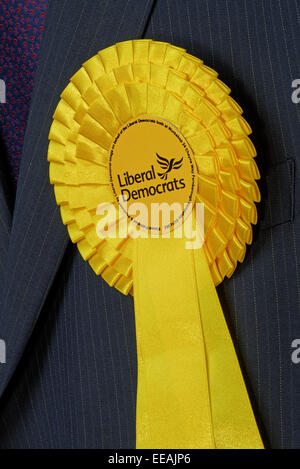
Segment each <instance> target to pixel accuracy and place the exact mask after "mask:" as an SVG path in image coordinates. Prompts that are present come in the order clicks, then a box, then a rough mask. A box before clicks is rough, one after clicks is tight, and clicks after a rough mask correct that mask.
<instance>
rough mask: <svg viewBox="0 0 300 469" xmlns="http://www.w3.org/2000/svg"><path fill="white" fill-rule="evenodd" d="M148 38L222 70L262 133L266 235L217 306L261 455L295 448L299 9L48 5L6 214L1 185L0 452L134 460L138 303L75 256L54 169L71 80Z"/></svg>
mask: <svg viewBox="0 0 300 469" xmlns="http://www.w3.org/2000/svg"><path fill="white" fill-rule="evenodd" d="M140 37H146V38H153V39H155V40H161V41H167V42H171V43H173V44H175V45H178V46H181V47H184V48H186V49H187V50H188V51H189V52H190V53H192V54H194V55H196V56H198V57H200V58H201V59H203V60H204V62H205V63H206V64H207V65H209V66H211V67H213V68H215V69H216V70H217V71H218V72H219V74H220V78H221V79H222V80H223V81H225V83H227V84H228V85H229V86H230V87H231V89H232V95H233V97H234V98H235V99H236V100H237V101H238V103H239V104H241V106H242V107H243V109H244V110H245V117H246V119H247V120H248V121H249V123H250V125H251V126H252V128H253V141H254V143H255V145H256V148H257V151H258V165H259V167H260V171H261V174H262V180H261V184H260V189H261V191H262V196H263V202H262V203H261V204H260V207H259V217H260V222H259V225H258V227H257V229H256V232H255V239H254V243H253V245H252V246H251V247H250V248H249V249H248V254H247V257H246V260H245V261H244V263H243V264H242V265H240V266H239V267H238V269H237V271H236V272H235V274H234V276H233V278H232V279H230V280H226V281H224V283H223V284H222V286H221V287H220V288H219V293H220V297H221V300H222V305H223V308H224V311H225V312H226V315H227V319H228V322H229V325H230V328H231V330H232V333H233V337H234V340H235V342H236V344H237V347H238V350H239V354H240V360H241V363H242V366H243V370H244V373H245V377H246V380H247V383H248V387H249V391H250V393H251V397H252V399H253V403H254V406H255V409H256V412H257V416H258V419H259V422H260V425H261V428H262V431H263V435H264V438H265V441H266V444H267V445H270V446H271V447H272V448H297V447H298V448H299V447H300V406H299V403H298V399H299V393H300V364H299V365H297V364H295V363H293V361H292V360H291V353H292V348H291V343H292V341H293V340H294V339H297V338H300V264H299V253H300V213H299V211H300V207H299V204H300V198H299V191H298V189H299V183H300V181H299V163H300V161H299V148H300V132H299V122H300V104H296V103H294V102H293V101H292V99H291V95H292V92H293V89H292V82H293V80H295V79H299V78H300V49H299V44H300V1H299V0H209V1H208V0H157V1H153V0H113V1H111V0H50V7H49V12H48V17H47V23H46V30H45V34H44V37H43V41H42V48H41V54H40V61H39V67H38V72H37V76H36V81H35V88H34V96H33V101H32V106H31V111H30V117H29V122H28V127H27V131H26V138H25V144H24V151H23V156H22V164H21V172H20V178H19V183H18V188H17V197H16V202H15V205H14V208H13V209H12V207H11V204H10V198H9V193H8V189H7V187H6V183H7V181H6V177H7V174H6V172H5V171H4V170H1V171H0V183H1V184H0V217H1V223H0V289H1V307H0V338H1V339H4V340H5V341H6V346H7V363H6V364H0V447H3V448H11V447H12V448H134V447H135V401H136V378H137V364H136V343H135V327H134V311H133V301H132V298H127V297H125V296H123V295H121V294H120V293H118V292H117V291H115V290H114V289H111V288H110V287H109V286H108V285H107V284H106V283H105V282H104V281H103V280H102V279H101V278H99V277H97V276H96V275H95V274H94V273H93V271H92V269H91V268H90V267H89V265H88V264H87V263H85V262H84V261H83V260H82V258H81V256H80V255H79V253H78V251H77V248H76V247H74V246H73V245H71V244H70V243H69V238H68V235H67V231H66V228H65V227H64V226H63V224H62V222H61V219H60V214H59V210H58V208H57V206H56V203H55V200H54V194H53V188H52V187H51V186H50V184H49V176H48V163H47V159H46V156H47V146H48V140H47V137H48V132H49V128H50V124H51V120H52V114H53V112H54V109H55V107H56V105H57V103H58V101H59V95H60V93H61V92H62V90H63V89H64V88H65V86H66V85H67V83H68V80H69V78H70V77H71V76H72V75H73V74H74V73H75V72H76V71H77V70H78V69H79V68H80V66H81V64H82V63H83V62H85V61H86V60H87V59H88V58H89V57H91V56H92V55H94V54H95V53H96V52H97V51H98V50H100V49H103V48H104V47H107V46H109V45H111V44H113V43H115V42H118V41H122V40H127V39H132V38H140Z"/></svg>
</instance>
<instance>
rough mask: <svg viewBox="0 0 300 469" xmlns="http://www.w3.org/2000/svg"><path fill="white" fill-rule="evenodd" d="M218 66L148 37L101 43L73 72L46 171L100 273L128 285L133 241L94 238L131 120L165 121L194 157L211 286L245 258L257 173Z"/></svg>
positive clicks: (245, 128)
mask: <svg viewBox="0 0 300 469" xmlns="http://www.w3.org/2000/svg"><path fill="white" fill-rule="evenodd" d="M229 93H230V89H229V88H228V87H227V86H226V85H225V84H224V83H222V82H221V81H220V80H219V79H218V77H217V73H216V72H215V71H214V70H212V69H210V68H208V67H207V66H205V65H204V64H203V62H202V61H201V60H199V59H197V58H195V57H193V56H191V55H189V54H188V53H187V52H186V51H185V50H184V49H181V48H178V47H174V46H172V45H170V44H167V43H162V42H156V41H151V40H132V41H126V42H122V43H119V44H116V45H114V46H111V47H109V48H107V49H104V50H102V51H100V52H99V53H98V54H96V55H95V56H94V57H92V58H91V59H90V60H88V61H87V62H85V63H84V64H83V67H82V68H81V69H80V70H79V71H78V72H77V73H76V74H75V75H74V76H73V77H72V78H71V80H70V83H69V84H68V86H67V87H66V88H65V90H64V91H63V93H62V94H61V100H60V102H59V104H58V106H57V108H56V111H55V113H54V116H53V118H54V120H53V124H52V126H51V130H50V134H49V139H50V144H49V152H48V160H49V162H50V180H51V183H52V184H54V190H55V196H56V200H57V203H58V204H59V205H60V208H61V216H62V220H63V223H64V224H66V225H67V227H68V231H69V234H70V237H71V240H72V241H73V242H74V243H77V245H78V249H79V251H80V253H81V254H82V256H83V258H84V259H85V260H88V261H89V263H90V265H91V266H92V268H93V269H94V271H95V272H96V274H98V275H100V274H101V275H102V277H103V278H104V279H105V280H106V281H107V282H108V283H109V285H111V286H115V287H116V288H117V289H118V290H120V291H121V292H123V293H125V294H128V293H133V280H132V258H133V247H132V243H133V240H132V239H131V238H130V237H128V238H126V239H100V238H99V237H98V236H97V233H96V226H97V223H98V221H99V219H100V215H97V213H96V209H97V206H98V205H99V204H100V203H115V204H116V206H117V203H116V201H115V198H114V196H113V193H112V189H111V186H110V183H109V172H108V160H109V149H110V146H111V144H112V142H113V139H114V137H115V136H116V134H117V133H118V130H119V129H120V128H121V127H122V126H123V125H124V124H125V123H126V122H128V121H129V120H130V119H133V118H135V117H138V116H140V115H154V116H158V117H160V118H162V119H165V120H167V121H169V122H171V123H172V124H173V125H174V126H175V127H176V128H178V129H179V130H180V132H181V133H182V134H183V135H184V137H185V139H186V140H187V141H188V143H189V145H190V147H191V149H192V151H193V154H194V158H195V161H196V165H197V172H198V186H197V187H198V189H197V196H196V202H202V203H203V204H204V222H205V226H204V235H205V240H204V251H205V255H206V258H207V262H208V264H209V267H210V271H211V274H212V278H213V280H214V283H215V285H217V284H219V283H220V282H221V281H222V280H223V278H224V277H225V276H227V277H230V276H231V275H232V273H233V272H234V270H235V268H236V265H237V261H240V262H242V261H243V259H244V256H245V250H246V244H250V243H251V241H252V228H251V223H256V221H257V212H256V207H255V203H254V202H258V201H259V199H260V194H259V190H258V187H257V184H256V182H255V179H258V178H259V172H258V169H257V166H256V164H255V161H254V159H253V158H254V157H255V156H256V152H255V148H254V146H253V144H252V143H251V141H250V139H249V138H248V135H249V134H250V133H251V129H250V127H249V125H248V124H247V122H246V121H245V120H244V118H243V117H242V110H241V108H240V107H239V105H238V104H237V103H236V102H235V101H234V100H233V99H232V98H231V97H230V96H229Z"/></svg>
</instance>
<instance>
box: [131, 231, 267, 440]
mask: <svg viewBox="0 0 300 469" xmlns="http://www.w3.org/2000/svg"><path fill="white" fill-rule="evenodd" d="M135 246H136V247H135V256H134V263H133V268H134V272H133V278H134V301H135V321H136V335H137V350H138V390H137V422H136V425H137V437H136V438H137V442H136V444H137V448H139V449H145V448H147V449H149V448H150V449H168V448H172V449H190V448H203V449H204V448H222V449H227V448H228V449H229V448H233V449H240V448H250V449H256V448H263V443H262V441H261V438H260V434H259V430H258V428H257V424H256V421H255V418H254V414H253V411H252V408H251V404H250V400H249V397H248V393H247V390H246V386H245V383H244V380H243V377H242V373H241V370H240V367H239V363H238V359H237V356H236V353H235V349H234V346H233V343H232V340H231V337H230V334H229V331H228V328H227V324H226V321H225V319H224V316H223V311H222V308H221V305H220V302H219V299H218V295H217V292H216V289H215V286H214V282H213V280H212V277H211V273H210V269H209V266H208V264H207V261H206V257H205V253H204V252H203V249H198V250H193V249H186V248H185V239H184V238H183V239H175V238H170V239H166V238H165V239H161V238H160V239H153V238H147V239H143V238H139V239H136V243H135Z"/></svg>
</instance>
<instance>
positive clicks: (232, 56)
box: [146, 0, 300, 448]
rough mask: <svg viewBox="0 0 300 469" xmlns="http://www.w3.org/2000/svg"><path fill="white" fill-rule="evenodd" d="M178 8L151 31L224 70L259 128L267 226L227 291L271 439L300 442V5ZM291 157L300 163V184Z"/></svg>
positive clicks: (263, 2)
mask: <svg viewBox="0 0 300 469" xmlns="http://www.w3.org/2000/svg"><path fill="white" fill-rule="evenodd" d="M170 5H171V2H169V1H168V0H162V1H161V2H158V4H157V5H156V8H155V10H154V12H153V15H152V18H151V21H150V24H149V27H148V30H147V33H146V35H147V37H154V38H156V39H158V40H162V41H170V40H171V38H173V42H174V43H175V44H176V45H178V46H182V47H185V48H187V49H188V51H189V52H191V53H193V54H195V55H197V56H199V57H200V58H201V59H203V60H204V62H205V63H206V64H207V65H209V66H212V67H213V68H215V69H216V70H218V71H219V73H220V78H221V79H222V80H223V81H225V83H227V84H228V85H229V86H230V87H231V88H232V93H233V97H234V98H235V99H237V101H238V102H239V103H240V104H241V106H242V107H243V109H244V110H245V116H246V119H247V120H248V122H250V124H251V126H252V128H253V130H254V133H253V140H254V143H255V145H256V147H257V150H258V155H259V156H258V164H259V166H260V169H261V173H262V181H261V190H262V193H263V197H264V200H263V203H262V204H261V207H260V219H261V220H262V222H263V223H261V227H260V226H258V229H257V232H256V236H255V241H254V243H253V245H252V246H251V248H250V249H249V251H248V255H247V258H246V260H245V262H244V263H243V264H242V265H241V266H239V268H238V270H237V272H236V273H235V274H234V276H233V278H232V279H230V280H226V281H225V282H224V285H222V286H221V287H220V289H219V291H220V295H221V297H222V303H223V308H224V310H225V311H227V316H228V322H229V324H230V326H231V328H232V331H233V333H234V336H235V338H236V343H237V345H238V349H239V351H240V354H241V362H242V363H243V364H244V367H243V369H244V371H245V373H246V379H247V381H248V384H249V389H250V391H251V396H252V398H253V401H254V405H255V407H256V410H257V411H258V415H259V417H260V419H259V420H260V424H261V425H262V429H263V432H264V435H265V437H266V441H267V443H269V444H271V446H272V447H274V448H295V447H299V446H300V426H299V423H298V422H299V414H300V409H299V404H298V398H299V385H300V377H299V371H298V368H297V365H294V364H293V363H292V361H291V342H292V340H293V339H294V338H297V337H300V322H299V320H298V317H299V313H300V308H299V298H300V296H299V260H298V259H299V252H298V251H299V246H300V244H299V242H300V240H299V237H300V234H299V230H300V226H299V198H298V192H297V190H296V192H295V199H293V200H292V202H291V203H292V204H294V215H292V213H291V212H290V214H289V215H288V214H287V209H286V204H287V203H288V199H289V198H291V199H292V198H293V196H294V190H295V189H294V184H295V187H296V189H297V188H298V187H299V173H298V169H297V164H298V163H299V152H298V149H299V145H300V133H299V112H300V108H299V106H296V105H295V104H293V103H292V100H291V83H292V80H293V79H295V78H297V77H299V75H300V70H299V66H300V57H299V48H297V44H299V39H300V37H299V36H300V30H299V9H300V8H299V7H300V2H299V1H294V0H293V1H288V2H284V1H282V0H281V1H280V0H253V1H251V2H250V1H248V0H242V1H241V0H239V1H238V0H230V1H229V0H210V1H207V0H203V1H202V0H201V1H197V0H190V1H179V0H176V1H174V2H172V8H170ZM162 19H164V28H163V27H162ZM166 19H168V20H166ZM287 160H292V161H293V160H294V161H295V162H296V172H295V179H296V180H295V181H294V180H293V173H292V172H289V170H288V165H287V163H286V161H287ZM279 163H281V164H280V166H278V167H277V166H276V165H277V164H279ZM277 168H278V169H277ZM275 172H276V173H278V175H279V178H278V179H276V177H275V176H274V174H275ZM272 203H276V207H275V209H274V208H272V210H271V204H272ZM289 207H290V208H289V210H290V209H291V205H289ZM274 213H275V215H274ZM293 218H294V219H293ZM267 219H268V221H267V222H266V221H265V220H267ZM292 219H293V221H292ZM291 221H292V222H291ZM275 225H276V226H275ZM263 226H268V228H267V229H263Z"/></svg>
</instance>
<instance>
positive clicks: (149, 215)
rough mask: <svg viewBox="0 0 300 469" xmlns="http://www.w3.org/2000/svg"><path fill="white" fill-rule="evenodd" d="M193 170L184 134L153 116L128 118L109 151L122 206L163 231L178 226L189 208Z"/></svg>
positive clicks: (132, 216)
mask: <svg viewBox="0 0 300 469" xmlns="http://www.w3.org/2000/svg"><path fill="white" fill-rule="evenodd" d="M195 169H196V168H195V163H194V158H193V154H192V150H191V148H190V146H189V145H188V143H187V141H186V140H185V138H184V136H183V135H182V133H181V132H180V131H179V130H178V129H177V128H176V127H175V126H174V125H172V124H171V123H170V122H168V121H166V120H164V119H161V118H158V117H154V116H149V115H144V116H139V117H138V118H135V119H132V120H130V121H129V122H127V123H126V124H125V125H124V126H123V127H122V128H121V129H120V130H119V132H118V133H117V135H116V136H115V138H114V140H113V143H112V145H111V148H110V152H109V175H110V183H111V186H112V190H113V193H114V196H115V198H116V200H117V202H118V203H119V205H120V207H121V209H122V210H123V211H124V212H125V213H126V214H127V216H128V218H129V219H130V220H132V221H134V222H135V223H137V225H139V226H140V227H141V228H144V229H148V230H152V231H156V232H160V233H163V232H166V231H171V230H173V229H174V228H176V227H178V226H180V224H181V223H182V221H183V220H184V219H186V217H187V216H188V215H189V213H190V212H191V208H192V205H193V202H194V200H195V194H196V190H197V179H196V175H195ZM137 203H138V204H143V207H141V205H136V204H137ZM158 204H159V205H158ZM161 204H163V205H161ZM138 207H139V210H137V211H136V209H137V208H138ZM163 214H164V215H163Z"/></svg>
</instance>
